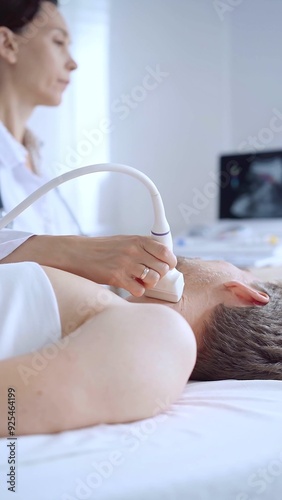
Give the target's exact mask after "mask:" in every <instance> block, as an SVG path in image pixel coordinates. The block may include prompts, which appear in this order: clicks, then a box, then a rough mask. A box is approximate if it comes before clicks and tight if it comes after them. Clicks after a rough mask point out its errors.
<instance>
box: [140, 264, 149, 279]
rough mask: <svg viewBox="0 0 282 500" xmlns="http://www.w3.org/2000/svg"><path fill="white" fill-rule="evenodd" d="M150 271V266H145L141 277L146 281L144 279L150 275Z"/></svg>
mask: <svg viewBox="0 0 282 500" xmlns="http://www.w3.org/2000/svg"><path fill="white" fill-rule="evenodd" d="M149 272H150V268H149V267H146V266H145V267H144V271H143V273H142V274H141V276H140V277H139V279H140V280H142V281H144V279H145V278H146V277H147V276H148V274H149Z"/></svg>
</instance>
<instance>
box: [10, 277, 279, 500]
mask: <svg viewBox="0 0 282 500" xmlns="http://www.w3.org/2000/svg"><path fill="white" fill-rule="evenodd" d="M261 276H262V278H266V277H268V276H269V277H270V278H273V277H275V278H277V277H279V273H277V271H275V270H270V273H269V274H267V273H266V274H265V272H264V271H261ZM162 404H163V402H162V401H159V402H157V405H158V406H159V408H160V409H161V408H162ZM7 445H8V441H7V439H1V440H0V499H1V500H8V499H10V498H15V499H20V500H85V499H89V500H94V499H95V500H281V499H282V381H271V380H266V381H265V380H251V381H239V380H225V381H217V382H189V383H188V384H187V386H186V387H185V390H184V392H183V393H182V395H181V396H180V397H179V399H178V400H177V401H176V402H175V404H173V405H172V406H171V407H170V408H169V410H166V411H162V413H161V414H160V415H158V416H156V417H154V418H151V419H146V420H143V421H138V422H135V423H130V424H122V425H100V426H96V427H95V426H94V427H89V428H86V429H81V430H77V431H71V432H64V433H61V434H55V435H39V436H26V437H20V438H18V440H17V444H16V458H17V467H16V485H17V489H16V493H15V494H14V493H11V492H9V491H8V489H7V473H8V470H9V465H8V446H7Z"/></svg>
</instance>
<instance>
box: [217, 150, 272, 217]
mask: <svg viewBox="0 0 282 500" xmlns="http://www.w3.org/2000/svg"><path fill="white" fill-rule="evenodd" d="M220 175H221V180H220V218H221V219H225V218H228V219H245V218H247V219H249V218H257V219H261V218H276V217H282V151H278V152H271V153H257V154H253V155H251V154H248V155H237V156H223V157H221V169H220Z"/></svg>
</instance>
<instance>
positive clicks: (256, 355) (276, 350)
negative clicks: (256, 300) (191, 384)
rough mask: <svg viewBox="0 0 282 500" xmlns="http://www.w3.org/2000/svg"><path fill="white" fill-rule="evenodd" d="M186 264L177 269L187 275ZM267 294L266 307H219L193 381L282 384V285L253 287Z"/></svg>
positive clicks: (206, 334) (207, 328) (180, 260)
mask: <svg viewBox="0 0 282 500" xmlns="http://www.w3.org/2000/svg"><path fill="white" fill-rule="evenodd" d="M185 261H186V259H185V258H183V257H178V264H177V268H178V269H179V270H180V271H181V272H183V273H184V275H185ZM253 286H255V287H256V288H257V289H258V290H260V291H262V292H266V293H267V294H268V295H269V297H270V301H269V303H268V304H266V305H264V306H251V307H226V306H224V305H223V304H220V305H218V306H217V307H216V308H215V309H214V311H213V313H212V315H211V317H210V318H209V321H208V322H206V323H205V325H204V331H203V332H202V334H203V347H201V349H199V350H198V354H197V361H196V365H195V368H194V370H193V372H192V374H191V377H190V379H192V380H226V379H241V380H250V379H272V380H282V282H281V283H253Z"/></svg>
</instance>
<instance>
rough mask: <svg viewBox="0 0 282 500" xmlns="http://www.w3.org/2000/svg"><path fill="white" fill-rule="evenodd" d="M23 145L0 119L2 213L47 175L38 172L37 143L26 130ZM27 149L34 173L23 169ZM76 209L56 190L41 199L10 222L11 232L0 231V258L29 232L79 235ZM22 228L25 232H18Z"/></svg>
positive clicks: (15, 203)
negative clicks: (33, 166)
mask: <svg viewBox="0 0 282 500" xmlns="http://www.w3.org/2000/svg"><path fill="white" fill-rule="evenodd" d="M25 144H26V147H24V146H22V145H21V144H20V143H19V142H17V141H16V140H15V138H14V137H13V136H12V135H11V134H10V132H9V131H8V130H7V128H6V127H5V126H4V125H3V123H2V122H0V193H1V199H2V203H3V207H4V212H6V213H7V212H9V211H10V210H11V209H12V208H14V207H15V206H16V205H18V203H20V202H21V201H22V200H24V199H25V198H26V197H27V196H28V195H29V194H31V193H32V192H33V191H35V190H36V189H38V188H39V187H40V186H42V184H44V183H45V182H47V181H48V180H49V178H47V177H46V176H43V175H40V159H41V158H40V146H41V144H40V142H39V141H38V139H37V138H36V137H35V136H34V135H33V134H32V133H31V132H30V131H29V130H27V131H26V135H25ZM27 151H28V152H29V153H30V154H31V156H32V159H33V163H34V165H35V169H36V172H37V173H38V174H39V175H37V174H35V173H33V172H31V171H30V170H29V169H28V168H26V155H27ZM77 222H78V221H77V217H76V215H75V210H74V209H72V207H70V206H69V203H68V202H67V201H66V200H65V199H64V198H63V196H62V195H61V194H60V192H59V190H53V191H50V192H49V193H47V194H46V195H44V196H43V197H42V198H40V199H39V200H38V201H37V202H35V203H34V204H33V205H32V206H31V207H29V208H28V209H27V210H26V211H25V212H23V213H22V214H21V215H19V216H18V217H17V218H16V219H15V220H14V222H13V227H12V229H13V231H9V230H2V231H0V259H2V258H3V257H5V256H6V255H8V254H9V253H11V252H12V251H13V250H15V249H16V248H17V247H18V246H19V245H21V244H22V243H23V242H24V241H25V240H26V239H27V238H28V237H29V236H30V235H31V234H51V235H52V234H53V235H54V234H80V227H79V224H78V223H77ZM19 231H24V232H26V234H21V233H20V232H19Z"/></svg>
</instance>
